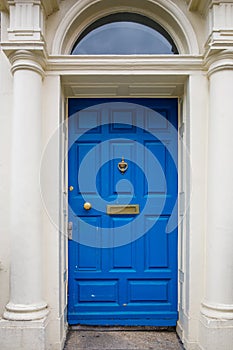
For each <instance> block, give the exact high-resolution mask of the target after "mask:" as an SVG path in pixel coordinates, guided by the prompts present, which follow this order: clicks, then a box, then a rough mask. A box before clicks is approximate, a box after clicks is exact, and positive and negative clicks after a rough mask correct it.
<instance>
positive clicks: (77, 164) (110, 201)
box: [68, 99, 177, 326]
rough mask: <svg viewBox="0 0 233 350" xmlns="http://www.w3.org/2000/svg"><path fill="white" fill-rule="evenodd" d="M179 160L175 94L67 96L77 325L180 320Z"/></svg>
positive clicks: (72, 295)
mask: <svg viewBox="0 0 233 350" xmlns="http://www.w3.org/2000/svg"><path fill="white" fill-rule="evenodd" d="M122 162H123V167H125V168H127V169H126V171H125V172H124V173H122V172H121V171H120V170H121V167H120V165H121V164H122ZM176 165H177V100H176V99H127V100H126V99H113V100H110V99H106V100H103V99H70V100H69V186H72V187H70V190H69V222H72V225H73V232H72V239H70V240H69V262H68V263H69V285H68V322H69V324H93V325H155V326H171V325H175V324H176V321H177V207H176V200H177V167H176ZM84 203H90V204H91V208H90V209H89V210H88V208H87V209H85V208H84ZM119 205H120V206H121V207H119ZM126 205H128V207H126ZM135 205H138V206H135ZM109 206H110V207H109ZM119 208H120V210H122V208H124V209H123V212H122V211H119ZM137 208H138V209H139V213H137ZM124 210H128V212H127V213H125V212H124Z"/></svg>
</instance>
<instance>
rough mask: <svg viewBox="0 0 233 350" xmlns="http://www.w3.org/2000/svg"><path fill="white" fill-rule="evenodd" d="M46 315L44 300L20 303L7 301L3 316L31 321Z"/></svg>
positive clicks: (11, 319)
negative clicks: (27, 303) (26, 303)
mask: <svg viewBox="0 0 233 350" xmlns="http://www.w3.org/2000/svg"><path fill="white" fill-rule="evenodd" d="M47 315H48V309H47V304H46V303H45V302H41V303H37V304H32V305H21V304H13V303H11V302H10V303H8V304H7V305H6V310H5V312H4V314H3V318H4V319H6V320H10V321H33V320H40V319H43V318H44V317H46V316H47Z"/></svg>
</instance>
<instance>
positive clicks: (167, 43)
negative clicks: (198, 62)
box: [71, 13, 178, 55]
mask: <svg viewBox="0 0 233 350" xmlns="http://www.w3.org/2000/svg"><path fill="white" fill-rule="evenodd" d="M71 54H72V55H140V54H150V55H151V54H157V55H159V54H164V55H172V54H178V50H177V48H176V45H175V43H174V42H173V40H172V38H171V37H170V35H169V34H168V33H167V32H166V31H165V29H164V28H162V27H161V26H160V25H159V24H158V23H156V22H154V21H152V20H151V19H149V18H147V17H144V16H142V15H138V14H132V13H119V14H114V15H109V16H107V17H104V18H101V19H99V20H98V21H96V22H94V23H93V24H91V25H90V26H89V27H88V28H86V30H84V31H83V33H82V34H81V35H80V36H79V38H78V39H77V41H76V43H75V45H74V47H73V50H72V52H71Z"/></svg>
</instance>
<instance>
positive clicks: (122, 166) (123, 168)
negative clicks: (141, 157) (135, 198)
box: [118, 157, 128, 175]
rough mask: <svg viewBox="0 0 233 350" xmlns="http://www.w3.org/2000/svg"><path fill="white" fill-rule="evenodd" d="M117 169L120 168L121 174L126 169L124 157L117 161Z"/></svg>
mask: <svg viewBox="0 0 233 350" xmlns="http://www.w3.org/2000/svg"><path fill="white" fill-rule="evenodd" d="M118 169H119V170H120V172H121V174H122V175H123V174H124V173H125V172H126V170H127V169H128V163H126V162H125V161H124V157H122V160H121V162H119V163H118Z"/></svg>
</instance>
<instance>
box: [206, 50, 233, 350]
mask: <svg viewBox="0 0 233 350" xmlns="http://www.w3.org/2000/svg"><path fill="white" fill-rule="evenodd" d="M211 61H212V62H211V63H210V66H209V94H210V95H209V125H208V130H209V135H208V144H209V147H208V180H207V183H208V185H207V221H206V227H207V234H206V272H205V276H206V277H205V299H204V302H203V305H202V309H201V314H202V317H201V323H202V327H201V336H200V338H201V345H202V347H203V349H211V350H214V349H216V350H217V349H222V350H226V349H229V346H230V344H233V328H232V327H233V97H232V96H233V95H232V91H233V90H232V89H233V52H227V51H226V52H223V53H222V54H219V55H218V56H217V57H216V58H215V57H214V56H213V58H212V59H211ZM213 330H214V332H213Z"/></svg>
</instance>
